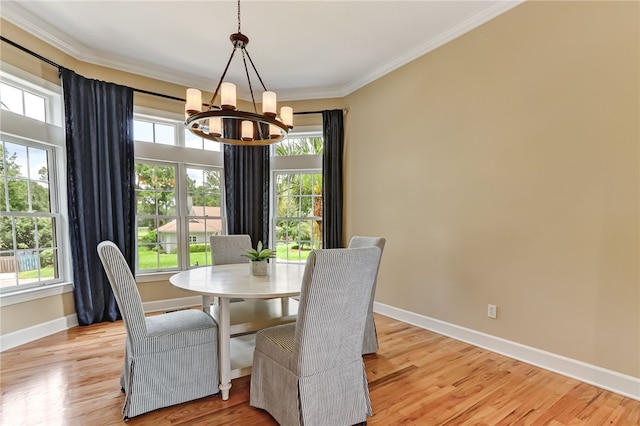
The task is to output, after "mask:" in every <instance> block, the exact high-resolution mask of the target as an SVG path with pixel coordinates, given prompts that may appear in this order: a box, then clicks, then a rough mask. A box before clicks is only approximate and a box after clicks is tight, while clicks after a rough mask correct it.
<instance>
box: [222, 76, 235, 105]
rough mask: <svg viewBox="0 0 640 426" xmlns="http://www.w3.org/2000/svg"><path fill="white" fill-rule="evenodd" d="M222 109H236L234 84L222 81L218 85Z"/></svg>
mask: <svg viewBox="0 0 640 426" xmlns="http://www.w3.org/2000/svg"><path fill="white" fill-rule="evenodd" d="M220 91H221V95H220V104H221V105H220V106H221V107H222V109H236V85H235V84H233V83H227V82H224V83H222V84H221V85H220Z"/></svg>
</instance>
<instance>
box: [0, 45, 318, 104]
mask: <svg viewBox="0 0 640 426" xmlns="http://www.w3.org/2000/svg"><path fill="white" fill-rule="evenodd" d="M0 39H1V40H2V41H4V42H5V43H7V44H10V45H11V46H13V47H15V48H16V49H19V50H22V51H23V52H25V53H28V54H29V55H31V56H33V57H35V58H38V59H40V60H41V61H42V62H46V63H47V64H49V65H51V66H53V67H56V68H58V71H60V70H61V69H62V68H63V66H62V65H60V64H57V63H55V62H53V61H52V60H50V59H47V58H45V57H44V56H42V55H39V54H37V53H36V52H34V51H33V50H29V49H27V48H26V47H24V46H21V45H19V44H18V43H16V42H14V41H11V40H9V39H8V38H6V37H4V36H0ZM129 88H130V89H131V90H133V91H134V92H138V93H143V94H145V95H152V96H157V97H159V98H164V99H171V100H173V101H180V102H186V100H185V99H182V98H178V97H177V96H171V95H165V94H164V93H158V92H151V91H149V90H142V89H136V88H135V87H129ZM207 106H208V105H207ZM293 114H294V115H307V114H322V111H302V112H294V113H293Z"/></svg>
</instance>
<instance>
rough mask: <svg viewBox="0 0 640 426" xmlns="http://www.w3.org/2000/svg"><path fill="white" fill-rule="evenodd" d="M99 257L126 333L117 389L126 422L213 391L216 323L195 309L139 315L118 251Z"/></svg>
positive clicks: (108, 245) (108, 249) (105, 249)
mask: <svg viewBox="0 0 640 426" xmlns="http://www.w3.org/2000/svg"><path fill="white" fill-rule="evenodd" d="M98 255H99V256H100V260H101V261H102V265H103V266H104V270H105V272H106V273H107V278H108V279H109V283H110V284H111V289H112V290H113V294H114V296H115V299H116V303H117V304H118V308H119V309H120V313H121V315H122V319H123V321H124V325H125V327H126V330H127V340H126V346H125V360H124V367H123V369H122V373H121V375H120V386H121V387H122V390H123V391H124V393H125V401H124V406H123V408H122V413H123V416H124V418H125V419H127V418H129V417H134V416H137V415H140V414H144V413H146V412H149V411H152V410H156V409H158V408H162V407H168V406H170V405H175V404H180V403H182V402H186V401H191V400H194V399H198V398H202V397H205V396H208V395H212V394H216V393H218V391H219V390H218V383H219V379H218V325H217V324H216V322H215V321H214V319H213V318H212V317H211V316H210V315H208V314H206V313H204V312H202V311H199V310H195V309H187V310H182V311H175V312H169V313H166V314H160V315H153V316H149V317H145V316H144V310H143V307H142V299H141V298H140V293H139V292H138V288H137V286H136V282H135V280H134V278H133V275H132V274H131V270H130V269H129V266H128V265H127V262H126V261H125V259H124V256H122V253H121V252H120V250H119V249H118V246H116V245H115V244H114V243H113V242H111V241H103V242H101V243H100V244H98Z"/></svg>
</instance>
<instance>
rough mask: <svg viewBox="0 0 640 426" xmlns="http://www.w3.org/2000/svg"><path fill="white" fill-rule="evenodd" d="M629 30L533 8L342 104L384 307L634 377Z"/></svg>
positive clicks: (638, 282)
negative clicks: (493, 315) (490, 307)
mask: <svg viewBox="0 0 640 426" xmlns="http://www.w3.org/2000/svg"><path fill="white" fill-rule="evenodd" d="M638 18H639V4H638V3H637V2H611V3H609V2H539V3H530V2H527V3H524V4H523V5H520V6H518V7H516V8H515V9H513V10H511V11H509V12H507V13H506V14H504V15H502V16H500V17H498V18H496V19H494V20H493V21H491V22H489V23H487V24H485V25H483V26H481V27H479V28H477V29H476V30H474V31H472V32H470V33H468V34H466V35H464V36H463V37H461V38H459V39H457V40H455V41H453V42H451V43H449V44H447V45H445V46H443V47H441V48H439V49H437V50H436V51H434V52H432V53H430V54H427V55H426V56H424V57H422V58H420V59H418V60H416V61H414V62H412V63H410V64H408V65H406V66H404V67H402V68H401V69H398V70H396V71H395V72H393V73H391V74H389V75H387V76H385V77H383V78H381V79H379V80H377V81H375V82H374V83H372V84H370V85H368V86H366V87H364V88H362V89H360V90H358V91H357V92H355V93H353V94H352V95H350V96H348V97H347V106H348V109H349V113H348V128H347V138H346V139H347V151H346V157H347V160H346V161H347V168H346V170H347V171H346V179H347V190H346V192H347V216H346V233H347V236H350V235H354V234H365V235H382V236H385V237H386V238H387V246H386V248H385V254H384V257H383V261H382V266H381V271H380V278H379V284H378V289H377V295H376V299H377V301H379V302H382V303H385V304H388V305H391V306H394V307H398V308H402V309H406V310H408V311H411V312H416V313H419V314H423V315H425V316H428V317H432V318H436V319H439V320H442V321H446V322H449V323H453V324H457V325H460V326H463V327H468V328H471V329H474V330H478V331H481V332H485V333H489V334H491V335H495V336H499V337H503V338H505V339H508V340H511V341H515V342H520V343H523V344H525V345H530V346H533V347H536V348H540V349H543V350H546V351H550V352H553V353H556V354H560V355H564V356H567V357H570V358H574V359H577V360H581V361H584V362H587V363H590V364H595V365H598V366H601V367H604V368H607V369H611V370H615V371H618V372H621V373H625V374H629V375H632V376H635V377H640V278H639V256H640V253H639V246H640V239H639V227H638V222H639V218H640V212H639V194H640V184H639V182H640V180H639V179H640V175H639V158H640V157H639V153H640V152H639V141H640V133H639V129H640V122H639V119H640V109H639V99H640V96H639V95H640V93H639V91H640V89H639V78H640V77H639V76H640V69H639V67H638V64H639V59H640V58H639V51H640V49H639V43H640V42H639V40H640V38H639V36H640V34H639V19H638ZM489 303H491V304H497V305H498V315H499V317H498V319H496V320H491V319H488V318H487V314H486V312H487V304H489Z"/></svg>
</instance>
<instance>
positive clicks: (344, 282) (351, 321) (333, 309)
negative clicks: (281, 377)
mask: <svg viewBox="0 0 640 426" xmlns="http://www.w3.org/2000/svg"><path fill="white" fill-rule="evenodd" d="M380 256H381V251H380V249H379V248H377V247H366V248H356V249H326V250H315V251H312V252H311V253H310V254H309V257H308V259H307V264H306V267H305V272H304V276H303V279H302V288H301V292H300V304H299V306H298V319H297V321H296V330H295V346H294V351H295V352H296V354H295V356H296V366H293V367H294V368H295V370H296V371H295V372H296V373H297V374H299V375H301V376H308V375H311V374H314V373H316V372H319V371H323V370H327V369H329V368H332V367H334V366H336V365H338V364H341V363H344V362H346V361H354V360H358V359H361V358H362V341H363V338H364V328H365V321H366V318H367V309H368V307H369V298H370V295H371V292H372V291H373V283H374V280H375V277H376V271H377V270H378V264H379V263H380Z"/></svg>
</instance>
